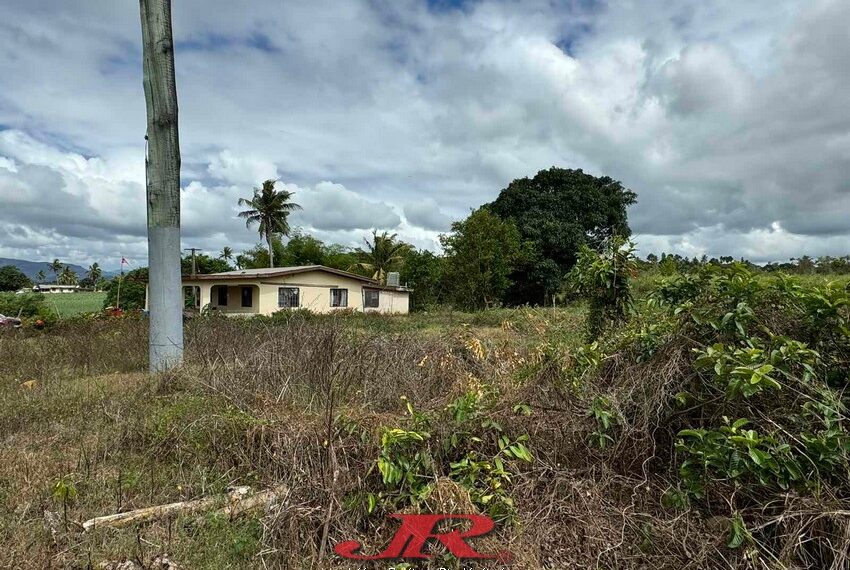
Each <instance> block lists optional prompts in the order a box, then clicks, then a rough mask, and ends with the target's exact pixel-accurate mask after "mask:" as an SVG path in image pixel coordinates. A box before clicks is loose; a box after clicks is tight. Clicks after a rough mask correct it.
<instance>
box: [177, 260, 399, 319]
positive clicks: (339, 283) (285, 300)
mask: <svg viewBox="0 0 850 570" xmlns="http://www.w3.org/2000/svg"><path fill="white" fill-rule="evenodd" d="M183 287H184V290H185V291H187V292H188V295H187V298H194V299H195V306H196V307H197V308H199V309H204V308H207V307H208V308H209V310H211V311H219V312H222V313H225V314H228V315H270V314H272V313H274V312H276V311H280V310H289V309H309V310H311V311H313V312H316V313H329V312H332V311H336V310H342V309H353V310H355V311H364V312H377V313H387V314H406V313H407V312H408V311H409V306H410V303H409V301H410V291H411V290H410V289H408V288H407V287H402V286H398V285H383V284H381V283H380V282H378V281H376V280H374V279H369V278H368V277H363V276H362V275H356V274H354V273H349V272H347V271H342V270H339V269H333V268H330V267H325V266H323V265H303V266H298V267H275V268H268V269H244V270H236V271H226V272H224V273H209V274H197V275H194V276H184V277H183Z"/></svg>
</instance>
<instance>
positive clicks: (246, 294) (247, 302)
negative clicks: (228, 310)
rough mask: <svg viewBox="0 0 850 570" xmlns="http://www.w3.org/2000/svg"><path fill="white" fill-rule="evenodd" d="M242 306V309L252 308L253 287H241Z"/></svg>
mask: <svg viewBox="0 0 850 570" xmlns="http://www.w3.org/2000/svg"><path fill="white" fill-rule="evenodd" d="M242 306H243V307H253V306H254V288H253V287H242Z"/></svg>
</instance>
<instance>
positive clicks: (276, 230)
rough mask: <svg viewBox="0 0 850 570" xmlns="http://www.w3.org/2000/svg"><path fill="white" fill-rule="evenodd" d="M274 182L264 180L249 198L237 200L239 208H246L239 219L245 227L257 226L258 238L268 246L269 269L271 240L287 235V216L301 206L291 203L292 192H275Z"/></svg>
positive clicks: (288, 229)
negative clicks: (241, 219)
mask: <svg viewBox="0 0 850 570" xmlns="http://www.w3.org/2000/svg"><path fill="white" fill-rule="evenodd" d="M275 182H276V181H275V180H266V181H265V182H263V185H262V186H261V187H260V188H254V196H253V197H251V198H239V205H240V206H248V209H247V210H244V211H242V212H239V217H240V218H243V219H244V220H245V225H246V226H247V227H249V228H250V227H251V226H253V225H257V231H258V232H259V233H260V236H261V237H262V238H263V239H265V240H266V245H267V246H268V261H269V267H274V250H273V247H272V238H273V237H274V236H275V235H289V231H290V228H289V214H290V213H292V212H294V211H295V210H300V209H301V206H299V205H298V204H296V203H294V202H292V195H293V193H292V192H289V191H288V190H275V187H274V185H275Z"/></svg>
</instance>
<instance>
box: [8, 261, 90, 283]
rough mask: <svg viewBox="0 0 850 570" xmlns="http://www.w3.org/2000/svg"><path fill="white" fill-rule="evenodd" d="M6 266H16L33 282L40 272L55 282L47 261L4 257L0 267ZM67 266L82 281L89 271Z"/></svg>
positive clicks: (77, 266)
mask: <svg viewBox="0 0 850 570" xmlns="http://www.w3.org/2000/svg"><path fill="white" fill-rule="evenodd" d="M4 265H14V266H15V267H17V268H18V269H20V270H21V271H22V272H23V273H24V275H26V276H27V277H29V278H30V279H32V280H33V281H35V280H36V277H35V276H36V275H37V274H38V272H39V271H44V275H45V276H46V277H47V281H53V280H54V275H53V271H51V270H50V263H48V262H47V261H27V260H25V259H6V258H4V257H0V267H3V266H4ZM65 265H69V266H70V267H71V271H73V272H74V273H76V274H77V277H79V278H80V279H82V278H83V277H85V276H86V271H87V270H86V269H85V268H83V267H80V266H79V265H74V264H73V263H66V264H65Z"/></svg>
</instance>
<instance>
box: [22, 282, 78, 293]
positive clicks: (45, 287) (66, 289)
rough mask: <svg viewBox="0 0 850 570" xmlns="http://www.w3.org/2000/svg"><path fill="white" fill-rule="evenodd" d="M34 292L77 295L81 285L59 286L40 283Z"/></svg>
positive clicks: (34, 288)
mask: <svg viewBox="0 0 850 570" xmlns="http://www.w3.org/2000/svg"><path fill="white" fill-rule="evenodd" d="M32 290H33V291H34V292H36V293H76V292H77V291H79V290H80V286H79V285H57V284H55V283H39V284H38V285H36V286H34V287H33V288H32Z"/></svg>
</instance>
